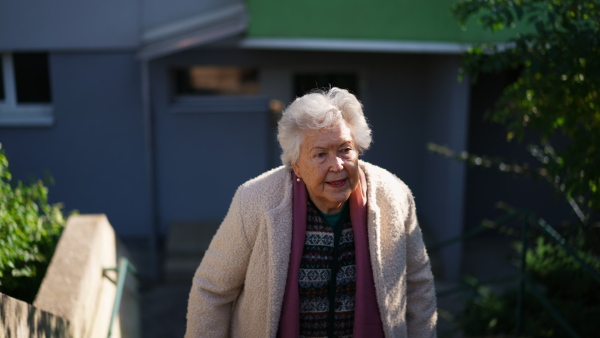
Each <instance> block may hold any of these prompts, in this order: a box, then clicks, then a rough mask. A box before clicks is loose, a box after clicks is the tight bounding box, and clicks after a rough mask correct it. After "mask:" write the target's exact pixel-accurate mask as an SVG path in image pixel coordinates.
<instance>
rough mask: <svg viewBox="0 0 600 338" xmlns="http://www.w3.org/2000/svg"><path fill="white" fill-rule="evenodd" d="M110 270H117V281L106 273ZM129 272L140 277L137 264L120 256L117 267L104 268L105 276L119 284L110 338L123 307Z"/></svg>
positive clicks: (110, 327) (110, 326)
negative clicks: (122, 301) (126, 279)
mask: <svg viewBox="0 0 600 338" xmlns="http://www.w3.org/2000/svg"><path fill="white" fill-rule="evenodd" d="M108 271H116V272H117V280H116V281H115V280H113V279H112V278H110V277H109V276H108V275H107V274H106V273H107V272H108ZM127 272H130V273H131V274H132V275H133V276H134V277H136V278H138V276H137V270H136V268H135V266H133V264H131V262H130V261H129V260H128V259H127V258H125V257H121V258H119V264H118V266H117V267H115V268H107V269H104V270H103V274H104V276H105V277H106V278H108V280H110V281H111V282H113V283H114V284H116V286H117V292H116V293H115V301H114V303H113V308H112V314H111V316H110V323H109V324H108V334H107V337H108V338H110V337H112V331H113V327H114V323H115V320H116V318H117V316H118V315H119V309H120V308H121V299H122V298H123V291H124V289H125V278H126V277H127Z"/></svg>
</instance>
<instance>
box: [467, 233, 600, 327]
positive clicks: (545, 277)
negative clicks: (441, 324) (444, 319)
mask: <svg viewBox="0 0 600 338" xmlns="http://www.w3.org/2000/svg"><path fill="white" fill-rule="evenodd" d="M584 239H585V238H584V236H583V235H581V234H580V235H576V236H572V239H571V241H570V242H569V246H570V247H572V248H573V249H575V251H576V252H577V255H578V256H579V257H580V258H582V260H583V261H584V262H585V263H586V264H587V265H589V266H590V267H591V268H592V269H594V270H595V271H600V258H599V257H598V256H597V255H596V254H594V253H593V252H592V250H590V249H588V248H586V245H585V242H586V241H585V240H584ZM516 249H517V251H518V252H520V251H521V248H520V247H519V246H516ZM525 257H526V266H527V273H528V275H529V276H530V278H531V280H532V281H533V282H534V283H535V285H537V288H538V289H539V290H540V291H541V292H542V294H543V296H544V297H546V299H547V300H548V301H549V303H550V304H552V306H553V307H554V308H555V309H557V310H558V312H559V313H560V315H561V316H563V318H564V319H565V320H566V322H567V323H569V325H570V326H571V327H572V328H573V329H574V330H575V332H577V333H578V334H579V335H580V336H581V337H593V336H596V335H597V329H598V325H597V322H596V320H597V318H600V307H599V306H598V304H600V283H599V282H598V281H596V280H594V279H593V277H592V276H591V275H590V274H589V273H587V272H586V271H585V270H584V269H583V268H582V266H581V265H580V264H579V263H578V262H577V261H576V260H575V259H574V258H573V257H572V256H571V255H569V254H568V253H567V252H566V251H565V250H564V249H563V248H562V247H561V246H560V245H558V244H556V243H554V242H550V241H549V240H548V239H546V238H545V237H542V236H540V237H538V238H537V239H536V241H535V244H534V245H533V246H532V247H531V248H529V249H528V250H527V252H526V256H525ZM470 284H471V285H474V290H475V295H474V296H473V297H470V298H469V299H468V300H467V303H466V307H465V310H464V312H463V313H462V314H461V315H460V316H458V317H457V323H456V324H457V326H458V327H459V328H461V329H462V330H463V331H464V333H465V335H466V336H469V337H479V336H500V335H514V334H515V331H514V330H515V326H516V319H517V300H518V293H517V290H516V289H514V288H511V289H507V290H506V291H504V292H501V293H499V292H494V291H492V290H491V288H490V287H488V286H483V285H477V282H476V281H473V280H471V282H470ZM527 291H528V290H526V292H525V293H524V294H523V310H522V313H523V315H522V322H521V329H520V334H521V335H522V336H526V337H564V336H567V335H568V333H567V332H566V331H565V330H564V329H563V328H562V326H561V325H560V324H559V323H557V321H556V320H555V318H554V317H553V316H552V314H551V313H550V311H548V310H547V309H546V308H545V307H544V306H543V305H542V303H541V302H540V300H539V299H538V298H536V297H535V296H534V295H533V294H532V293H530V292H527Z"/></svg>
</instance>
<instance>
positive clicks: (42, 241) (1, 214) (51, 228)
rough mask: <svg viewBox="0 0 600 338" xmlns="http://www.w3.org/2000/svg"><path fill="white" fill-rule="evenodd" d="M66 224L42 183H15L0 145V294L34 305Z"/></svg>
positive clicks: (59, 207)
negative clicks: (49, 201) (50, 202)
mask: <svg viewBox="0 0 600 338" xmlns="http://www.w3.org/2000/svg"><path fill="white" fill-rule="evenodd" d="M64 224H65V221H64V218H63V214H62V212H61V205H59V204H49V203H48V188H46V187H45V186H44V183H43V182H42V181H41V180H38V181H36V182H33V183H31V184H29V185H26V184H23V183H22V182H20V181H18V182H12V177H11V174H10V171H9V167H8V160H7V158H6V155H5V153H4V151H3V149H2V145H1V144H0V292H2V293H4V294H7V295H10V296H11V297H14V298H17V299H21V300H23V301H26V302H28V303H32V302H33V300H34V299H35V296H36V294H37V291H38V289H39V287H40V284H41V282H42V279H43V278H44V275H45V273H46V269H47V268H48V264H49V263H50V259H51V258H52V255H53V253H54V248H55V247H56V243H57V242H58V239H59V237H60V234H61V232H62V229H63V228H64Z"/></svg>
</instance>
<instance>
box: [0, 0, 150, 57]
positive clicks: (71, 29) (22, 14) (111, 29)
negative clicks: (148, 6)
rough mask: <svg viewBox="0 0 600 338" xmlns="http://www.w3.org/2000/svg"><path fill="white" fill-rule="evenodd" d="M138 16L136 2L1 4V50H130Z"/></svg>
mask: <svg viewBox="0 0 600 338" xmlns="http://www.w3.org/2000/svg"><path fill="white" fill-rule="evenodd" d="M139 15H140V14H139V3H138V1H120V0H106V1H70V0H55V1H40V0H32V1H1V2H0V50H7V51H13V50H57V49H70V50H73V49H77V50H80V49H124V48H132V47H135V46H137V45H138V42H139V28H138V27H139V22H140V19H139Z"/></svg>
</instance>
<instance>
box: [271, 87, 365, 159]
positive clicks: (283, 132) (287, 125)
mask: <svg viewBox="0 0 600 338" xmlns="http://www.w3.org/2000/svg"><path fill="white" fill-rule="evenodd" d="M340 121H344V122H346V125H347V126H348V128H350V131H351V133H352V138H353V140H354V144H355V146H356V148H357V150H358V152H359V154H362V153H363V152H364V151H365V150H367V149H369V146H370V145H371V140H372V137H371V128H369V125H368V124H367V120H366V119H365V115H364V113H363V110H362V105H361V103H360V102H359V101H358V99H357V98H356V96H354V95H353V94H351V93H350V92H348V91H347V90H345V89H340V88H336V87H333V88H330V89H329V90H322V91H317V92H313V93H309V94H306V95H304V96H302V97H299V98H296V100H294V102H292V104H290V105H289V106H288V107H287V108H286V109H285V110H284V111H283V112H282V116H281V119H280V120H279V123H278V132H277V140H279V145H280V146H281V150H282V153H281V161H282V162H283V164H284V165H285V166H286V167H290V166H291V164H292V163H296V162H297V161H298V157H300V145H302V141H303V131H305V130H307V129H313V130H317V129H321V128H327V127H331V126H333V125H335V124H336V123H339V122H340Z"/></svg>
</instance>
